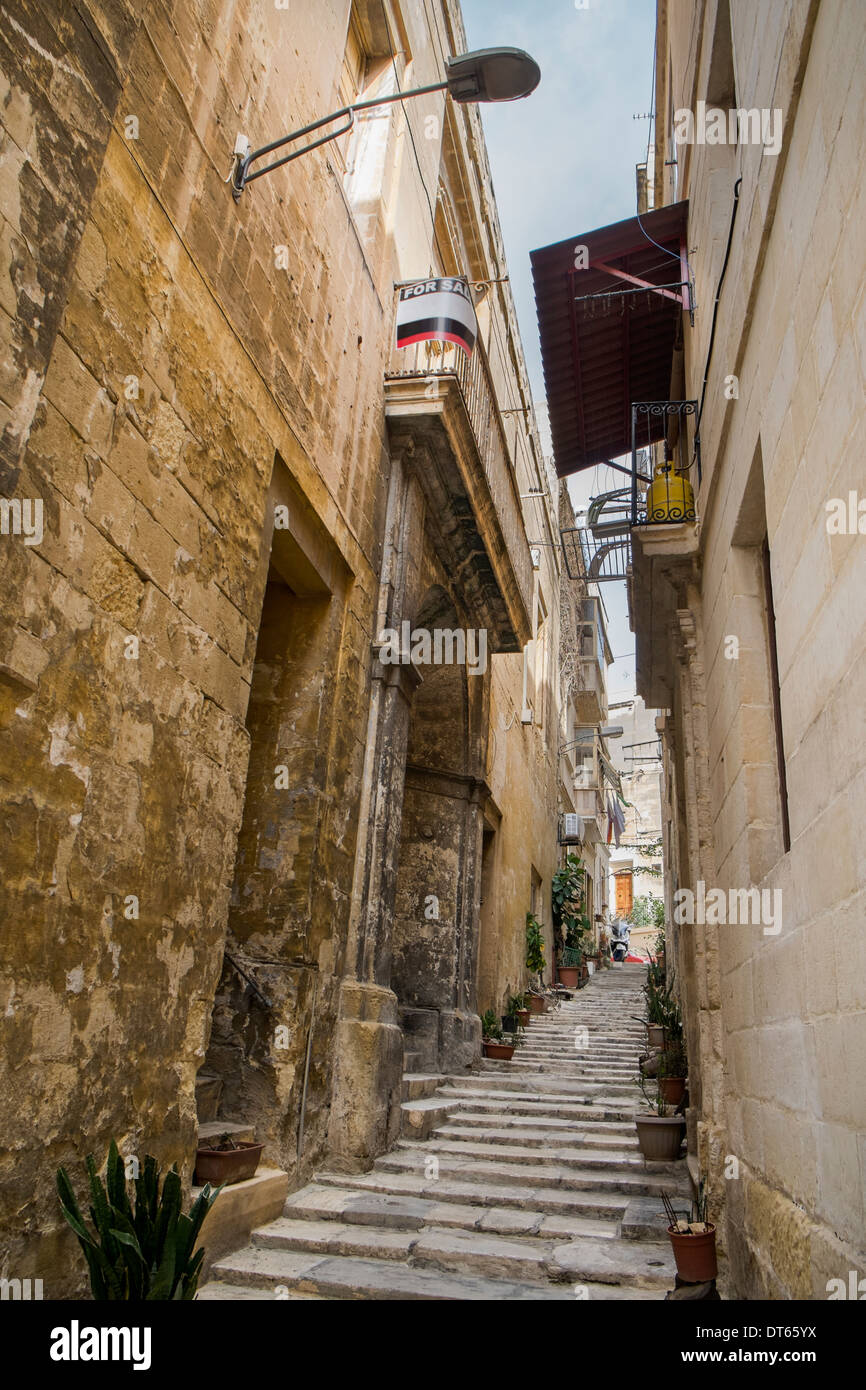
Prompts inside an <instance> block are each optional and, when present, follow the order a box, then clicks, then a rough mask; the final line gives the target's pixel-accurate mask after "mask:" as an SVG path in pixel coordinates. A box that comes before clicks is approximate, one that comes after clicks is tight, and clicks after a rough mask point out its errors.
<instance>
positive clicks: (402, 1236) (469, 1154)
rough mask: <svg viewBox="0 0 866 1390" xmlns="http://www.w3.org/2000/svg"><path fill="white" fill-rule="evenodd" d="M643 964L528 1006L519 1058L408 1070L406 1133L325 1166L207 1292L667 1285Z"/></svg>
mask: <svg viewBox="0 0 866 1390" xmlns="http://www.w3.org/2000/svg"><path fill="white" fill-rule="evenodd" d="M644 979H645V968H644V967H643V966H639V965H627V966H622V967H615V968H612V969H610V970H608V971H604V972H602V973H600V974H597V975H595V976H593V978H592V980H591V981H590V983H589V984H588V985H587V987H586V988H585V989H583V990H581V991H580V992H579V993H578V994H577V995H576V996H575V997H574V998H573V999H572V1000H570V1001H568V1002H566V1003H564V1004H563V1005H562V1008H561V1009H559V1010H558V1011H556V1012H552V1013H549V1014H546V1015H543V1016H540V1017H533V1019H532V1022H531V1023H530V1025H529V1029H528V1033H527V1040H526V1044H525V1046H524V1047H523V1048H521V1049H520V1050H519V1051H517V1052H516V1053H515V1055H514V1059H513V1060H512V1061H511V1062H491V1061H486V1060H485V1061H483V1062H482V1063H481V1064H480V1066H479V1067H478V1068H477V1069H476V1070H475V1071H473V1072H471V1073H470V1072H467V1073H465V1074H464V1075H461V1076H419V1075H411V1074H410V1075H407V1076H406V1077H405V1078H404V1100H403V1137H402V1138H401V1139H400V1140H399V1142H398V1144H397V1145H396V1147H395V1148H394V1149H392V1150H391V1152H390V1153H387V1154H384V1155H383V1156H382V1157H381V1158H379V1159H377V1160H376V1162H375V1164H374V1165H373V1168H372V1169H371V1171H370V1172H368V1173H363V1174H358V1175H347V1174H345V1173H328V1172H322V1173H319V1174H317V1175H316V1178H315V1180H314V1181H313V1182H311V1183H309V1184H308V1185H307V1186H306V1187H304V1188H302V1189H301V1190H300V1191H299V1192H296V1193H294V1194H293V1195H292V1196H290V1197H289V1199H288V1201H287V1202H286V1206H285V1208H284V1211H283V1215H282V1217H281V1218H279V1219H278V1220H276V1221H273V1222H271V1223H270V1224H269V1225H267V1226H264V1227H261V1228H260V1229H258V1230H255V1231H253V1233H252V1237H251V1240H250V1244H249V1245H247V1246H246V1247H245V1248H244V1249H242V1250H239V1251H237V1252H236V1253H235V1254H232V1255H229V1256H226V1257H224V1258H223V1259H221V1260H219V1261H217V1262H216V1263H215V1264H214V1266H213V1268H212V1270H211V1277H210V1282H209V1283H208V1284H207V1285H205V1286H204V1287H203V1288H202V1289H201V1291H200V1293H199V1297H200V1298H202V1299H244V1298H258V1299H264V1298H273V1297H280V1298H286V1297H288V1298H327V1299H343V1298H361V1299H365V1298H378V1299H387V1298H389V1299H515V1300H522V1299H560V1300H564V1299H571V1300H574V1299H576V1298H588V1299H605V1300H610V1299H623V1300H625V1299H661V1298H663V1297H664V1294H665V1292H666V1290H668V1289H670V1288H672V1287H673V1284H674V1263H673V1257H672V1254H671V1250H670V1245H669V1242H668V1240H667V1237H666V1235H665V1221H664V1215H663V1210H662V1203H661V1200H660V1196H661V1193H662V1192H663V1191H667V1192H669V1193H670V1194H671V1195H672V1197H673V1198H674V1200H675V1203H676V1204H677V1205H678V1206H682V1207H683V1209H685V1208H686V1207H687V1205H688V1201H689V1194H690V1188H689V1182H688V1177H687V1174H686V1166H685V1162H684V1161H683V1160H680V1161H678V1162H677V1163H653V1164H647V1163H646V1162H645V1161H644V1159H643V1158H642V1156H641V1154H640V1152H639V1150H638V1146H637V1137H636V1134H635V1128H634V1113H635V1109H636V1108H637V1105H638V1101H639V1091H638V1088H637V1084H636V1081H635V1077H636V1075H637V1059H638V1054H639V1051H640V1049H641V1047H642V1045H643V1042H644V1039H645V1032H644V1028H643V1025H642V1024H641V1023H640V1022H638V1021H637V1018H636V1017H635V1016H640V1015H641V1014H642V1012H643V1010H642V1000H641V995H640V989H641V985H642V984H643V982H644Z"/></svg>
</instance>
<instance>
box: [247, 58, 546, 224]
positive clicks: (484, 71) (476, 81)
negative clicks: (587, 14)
mask: <svg viewBox="0 0 866 1390" xmlns="http://www.w3.org/2000/svg"><path fill="white" fill-rule="evenodd" d="M540 81H541V69H540V68H539V66H538V64H537V63H536V61H535V59H534V58H530V56H529V54H528V53H524V51H523V49H522V48H478V49H475V51H474V52H472V53H461V54H459V55H458V56H457V57H456V58H447V59H446V60H445V81H444V82H434V83H433V84H432V85H431V86H429V87H415V88H413V89H412V90H411V91H409V92H393V93H391V94H390V95H388V96H381V97H372V98H371V99H370V100H369V101H356V102H353V104H352V105H351V106H344V107H342V108H341V109H340V110H339V111H332V112H331V114H330V116H322V117H321V119H320V120H318V121H313V122H312V123H311V124H310V125H305V126H303V127H302V129H301V130H293V131H291V132H290V134H288V135H283V136H282V137H281V138H280V139H279V140H272V141H271V143H270V144H269V145H262V146H261V148H260V149H257V150H251V149H250V142H249V140H248V139H247V137H246V136H245V135H239V136H238V137H237V140H236V141H235V149H234V164H233V166H232V172H231V175H230V178H231V185H232V196H233V197H234V200H235V202H238V201H239V199H240V196H241V194H242V193H243V191H244V189H245V188H246V186H247V184H248V183H252V182H253V179H260V178H261V177H262V175H263V174H270V173H272V172H273V170H274V169H279V168H280V166H281V165H282V164H288V163H289V161H290V160H292V159H298V158H299V157H300V156H301V155H302V154H307V153H308V152H309V151H310V150H315V149H317V148H318V147H319V145H325V144H327V143H328V141H329V140H337V139H338V138H339V137H340V136H341V135H345V134H346V132H347V131H349V130H351V129H352V126H353V125H354V123H355V112H356V111H367V110H368V109H369V108H370V107H371V106H386V105H388V104H389V103H390V102H395V101H406V100H407V99H408V98H409V97H422V96H427V95H428V93H430V92H444V91H448V92H449V93H450V94H451V97H452V99H453V100H454V101H460V102H468V101H518V100H519V99H520V98H521V97H528V96H529V94H530V93H531V92H534V91H535V89H536V87H537V86H538V84H539V82H540ZM344 118H345V122H344V124H343V125H341V126H339V127H338V129H337V130H332V131H331V132H330V134H328V135H322V136H320V137H319V139H318V140H311V141H310V143H309V144H308V145H303V146H302V147H301V149H299V150H292V151H290V153H289V154H284V155H283V156H282V158H281V159H275V160H274V161H273V163H271V164H266V165H265V166H264V168H263V169H256V170H255V172H254V173H250V166H251V165H252V164H253V163H254V162H255V161H256V160H258V159H261V158H262V157H263V156H264V155H266V154H272V153H273V151H274V150H279V149H282V147H283V146H284V145H290V144H292V143H293V142H294V141H295V140H302V139H303V138H304V136H306V135H312V134H313V132H314V131H316V130H320V129H321V127H322V126H326V125H330V124H331V122H332V121H340V120H343V119H344Z"/></svg>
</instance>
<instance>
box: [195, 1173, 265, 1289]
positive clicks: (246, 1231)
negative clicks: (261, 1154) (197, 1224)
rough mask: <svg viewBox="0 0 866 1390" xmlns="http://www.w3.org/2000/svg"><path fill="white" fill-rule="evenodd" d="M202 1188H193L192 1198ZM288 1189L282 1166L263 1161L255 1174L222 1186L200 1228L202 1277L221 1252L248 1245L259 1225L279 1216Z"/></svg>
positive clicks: (223, 1253) (225, 1252) (222, 1253)
mask: <svg viewBox="0 0 866 1390" xmlns="http://www.w3.org/2000/svg"><path fill="white" fill-rule="evenodd" d="M201 1190H202V1189H201V1188H200V1187H193V1188H192V1198H193V1200H194V1199H195V1198H196V1197H197V1196H198V1195H199V1193H200V1192H201ZM288 1190H289V1175H288V1173H285V1172H284V1171H283V1169H282V1168H265V1167H263V1166H261V1165H260V1166H259V1168H258V1171H257V1172H256V1174H255V1176H254V1177H252V1178H247V1179H246V1181H245V1182H235V1183H231V1184H230V1185H229V1186H228V1187H224V1188H223V1190H222V1192H221V1193H220V1194H219V1196H218V1197H217V1199H216V1201H215V1202H214V1204H213V1206H212V1207H211V1209H210V1211H209V1212H208V1214H207V1216H206V1217H205V1219H204V1222H203V1224H202V1228H201V1236H200V1243H201V1244H202V1245H203V1247H204V1252H205V1254H204V1260H203V1262H202V1274H201V1277H202V1279H204V1278H205V1277H206V1275H207V1274H208V1272H209V1270H210V1267H211V1265H212V1264H213V1263H214V1262H215V1261H216V1260H218V1259H219V1258H220V1256H222V1255H225V1254H227V1253H228V1252H229V1251H230V1250H237V1249H238V1248H239V1247H240V1246H242V1245H245V1244H246V1243H247V1241H248V1240H249V1238H250V1232H251V1231H253V1230H254V1229H255V1228H256V1227H257V1226H261V1225H262V1223H263V1222H265V1221H274V1220H276V1218H277V1217H278V1216H279V1215H280V1213H281V1212H282V1210H283V1207H284V1205H285V1201H286V1194H287V1193H288Z"/></svg>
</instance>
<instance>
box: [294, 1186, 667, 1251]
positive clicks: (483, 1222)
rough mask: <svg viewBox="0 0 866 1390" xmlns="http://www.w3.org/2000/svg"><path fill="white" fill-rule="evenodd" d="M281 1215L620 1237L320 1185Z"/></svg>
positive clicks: (600, 1228) (604, 1228) (613, 1229)
mask: <svg viewBox="0 0 866 1390" xmlns="http://www.w3.org/2000/svg"><path fill="white" fill-rule="evenodd" d="M636 1200H643V1199H636ZM633 1205H634V1203H629V1205H628V1206H627V1207H626V1208H619V1209H618V1210H620V1211H621V1212H622V1214H623V1215H624V1214H625V1211H627V1210H630V1209H631V1207H632V1206H633ZM657 1205H659V1204H658V1203H657ZM283 1215H284V1216H286V1217H287V1218H295V1219H297V1220H303V1221H319V1222H321V1221H336V1222H341V1223H344V1224H348V1225H357V1226H370V1225H375V1226H377V1227H379V1228H385V1229H395V1230H404V1231H418V1230H421V1228H422V1227H425V1226H438V1227H448V1228H450V1227H459V1228H461V1229H463V1230H468V1231H484V1232H486V1233H488V1234H494V1235H510V1236H527V1237H541V1238H542V1239H544V1238H551V1239H557V1240H574V1239H576V1238H577V1237H578V1236H591V1237H593V1238H594V1239H597V1240H612V1239H614V1238H615V1237H616V1236H617V1234H618V1232H619V1222H618V1221H617V1220H614V1219H611V1218H606V1217H603V1216H581V1215H579V1214H573V1215H572V1214H569V1213H565V1214H563V1215H550V1214H548V1213H545V1212H543V1211H531V1210H529V1211H527V1210H520V1209H516V1208H514V1207H509V1206H492V1207H485V1206H477V1205H476V1206H473V1205H470V1204H468V1203H463V1202H457V1201H453V1202H439V1201H433V1200H429V1199H426V1198H422V1197H412V1196H400V1195H394V1194H391V1193H384V1192H371V1191H358V1189H357V1188H352V1187H336V1186H335V1187H330V1186H327V1185H325V1184H321V1183H310V1184H308V1186H307V1187H305V1188H302V1189H301V1191H300V1192H297V1193H295V1194H294V1196H292V1197H290V1198H289V1199H288V1201H287V1202H286V1205H285V1208H284V1210H283Z"/></svg>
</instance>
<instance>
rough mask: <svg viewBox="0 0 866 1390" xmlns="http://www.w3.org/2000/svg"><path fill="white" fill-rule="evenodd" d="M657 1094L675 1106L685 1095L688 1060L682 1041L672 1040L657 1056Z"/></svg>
mask: <svg viewBox="0 0 866 1390" xmlns="http://www.w3.org/2000/svg"><path fill="white" fill-rule="evenodd" d="M657 1075H658V1083H659V1094H660V1095H661V1096H662V1098H663V1100H665V1101H666V1102H667V1103H668V1105H673V1106H677V1105H679V1103H680V1101H681V1100H682V1098H683V1096H684V1095H685V1091H686V1076H687V1075H688V1060H687V1058H686V1049H685V1046H684V1045H683V1043H682V1041H680V1042H672V1043H671V1044H670V1046H669V1047H666V1048H665V1050H664V1051H663V1052H662V1053H661V1054H660V1056H659V1065H658V1073H657Z"/></svg>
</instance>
